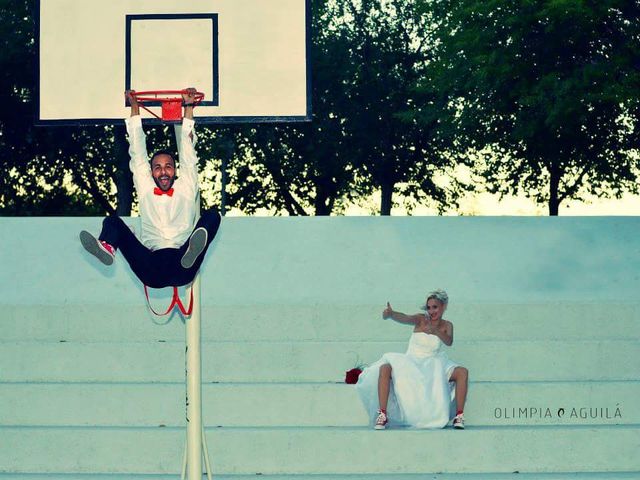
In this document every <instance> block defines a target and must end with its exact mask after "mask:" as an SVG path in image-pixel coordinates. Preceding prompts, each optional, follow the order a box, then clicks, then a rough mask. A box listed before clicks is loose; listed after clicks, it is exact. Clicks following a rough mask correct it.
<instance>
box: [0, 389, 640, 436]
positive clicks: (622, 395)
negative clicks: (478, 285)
mask: <svg viewBox="0 0 640 480" xmlns="http://www.w3.org/2000/svg"><path fill="white" fill-rule="evenodd" d="M184 393H185V386H184V384H149V383H147V384H120V383H116V384H95V383H88V384H64V383H56V384H33V383H4V384H0V399H1V402H0V403H1V404H2V409H1V410H0V425H5V426H124V427H132V426H148V427H153V426H159V425H165V426H168V427H174V426H175V427H180V426H183V425H184V424H185V420H184V413H185V406H184ZM202 395H203V416H204V423H205V425H207V426H209V427H215V426H225V427H250V426H257V427H276V426H299V427H316V426H317V427H321V426H341V427H357V426H364V425H367V423H368V418H367V415H366V413H365V411H364V408H363V407H362V405H361V402H360V399H359V398H358V394H357V392H356V390H355V388H354V387H353V386H350V385H345V384H329V383H322V384H318V383H315V384H314V383H307V384H288V383H262V384H233V383H227V384H225V383H222V384H210V383H209V384H205V385H203V390H202ZM639 397H640V382H638V381H635V382H513V383H512V382H506V383H503V382H474V383H472V384H471V388H470V393H469V402H468V403H467V407H466V409H465V416H466V419H467V424H468V425H470V426H481V425H492V426H513V425H536V426H543V425H615V424H623V425H630V424H631V425H634V424H640V403H639V402H638V401H637V398H639ZM560 409H564V410H563V411H561V410H560Z"/></svg>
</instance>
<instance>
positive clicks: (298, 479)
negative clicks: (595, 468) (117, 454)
mask: <svg viewBox="0 0 640 480" xmlns="http://www.w3.org/2000/svg"><path fill="white" fill-rule="evenodd" d="M213 475H214V477H213V478H215V479H216V480H256V477H259V479H260V480H638V477H639V475H638V472H624V473H620V472H604V473H603V472H599V473H589V472H581V473H495V472H493V473H404V474H402V473H398V474H380V473H378V474H371V473H368V474H364V475H358V474H343V475H340V474H337V475H322V474H320V475H318V474H308V475H305V474H300V475H219V474H217V473H216V472H215V471H214V472H213ZM44 478H46V479H48V480H169V479H171V480H174V479H175V478H176V474H175V473H174V474H167V475H147V474H126V473H125V474H106V475H105V474H81V473H76V474H74V473H70V474H28V473H25V474H20V473H4V474H3V473H0V480H43V479H44ZM203 478H205V477H203Z"/></svg>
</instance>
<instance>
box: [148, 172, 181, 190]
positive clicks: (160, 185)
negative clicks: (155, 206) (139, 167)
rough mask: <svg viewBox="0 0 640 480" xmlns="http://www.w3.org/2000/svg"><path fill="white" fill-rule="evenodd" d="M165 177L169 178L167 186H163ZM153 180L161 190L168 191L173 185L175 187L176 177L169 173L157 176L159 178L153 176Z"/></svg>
mask: <svg viewBox="0 0 640 480" xmlns="http://www.w3.org/2000/svg"><path fill="white" fill-rule="evenodd" d="M163 179H167V180H168V183H167V184H166V186H163V184H162V180H163ZM153 181H154V182H156V185H157V187H158V188H159V189H160V190H164V191H167V190H169V189H170V188H171V187H173V182H175V181H176V177H173V178H171V177H169V176H168V175H162V176H160V177H157V178H156V177H153Z"/></svg>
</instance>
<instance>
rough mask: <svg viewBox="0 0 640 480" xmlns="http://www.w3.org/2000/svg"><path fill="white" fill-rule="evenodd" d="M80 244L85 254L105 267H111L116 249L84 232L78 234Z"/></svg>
mask: <svg viewBox="0 0 640 480" xmlns="http://www.w3.org/2000/svg"><path fill="white" fill-rule="evenodd" d="M80 242H81V243H82V246H83V247H84V249H85V250H86V251H87V252H89V253H90V254H91V255H93V256H94V257H96V258H97V259H98V260H100V261H101V262H102V263H104V264H105V265H111V264H112V263H113V259H114V258H115V256H116V249H115V248H114V247H113V246H112V245H110V244H108V243H107V242H104V241H102V240H98V239H97V238H96V237H94V236H93V235H91V234H90V233H89V232H87V231H85V230H83V231H81V232H80Z"/></svg>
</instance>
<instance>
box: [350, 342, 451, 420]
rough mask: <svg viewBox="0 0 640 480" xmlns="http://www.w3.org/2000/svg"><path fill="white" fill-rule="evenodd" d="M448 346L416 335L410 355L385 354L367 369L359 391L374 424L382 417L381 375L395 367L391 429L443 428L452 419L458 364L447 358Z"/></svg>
mask: <svg viewBox="0 0 640 480" xmlns="http://www.w3.org/2000/svg"><path fill="white" fill-rule="evenodd" d="M443 347H444V343H442V340H440V338H439V337H438V336H436V335H431V334H427V333H424V332H413V333H412V334H411V338H410V339H409V347H408V348H407V353H385V354H384V355H383V356H382V358H381V359H380V360H378V361H377V362H375V363H374V364H372V365H371V366H369V367H367V368H365V369H364V370H363V372H362V373H361V374H360V378H359V379H358V383H357V384H356V388H357V390H358V393H359V394H360V398H361V399H362V403H364V406H365V408H366V409H367V412H368V413H369V419H370V421H371V424H372V425H373V423H374V422H375V420H376V417H377V416H378V414H377V412H378V408H379V407H380V405H379V402H378V373H379V370H380V367H381V366H382V365H385V364H387V363H388V364H389V365H391V368H392V371H391V389H390V392H389V402H388V405H387V417H388V419H389V423H388V426H407V427H415V428H443V427H445V426H446V425H447V424H448V423H449V420H451V418H453V415H452V414H451V413H452V412H453V413H454V414H455V408H453V409H452V404H453V400H454V395H455V391H454V385H455V384H454V383H453V382H449V378H450V377H451V374H452V372H453V369H454V368H456V367H457V366H458V365H457V364H456V363H454V362H452V361H451V360H449V358H448V357H447V354H446V353H445V352H444V348H443Z"/></svg>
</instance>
